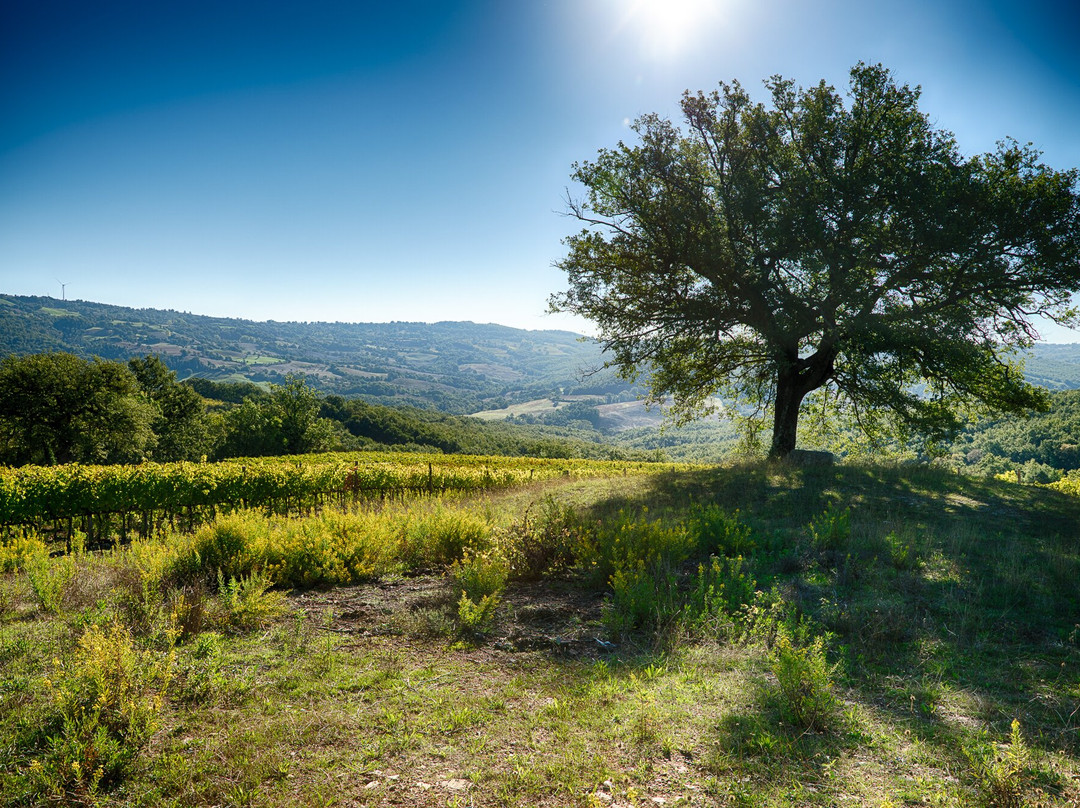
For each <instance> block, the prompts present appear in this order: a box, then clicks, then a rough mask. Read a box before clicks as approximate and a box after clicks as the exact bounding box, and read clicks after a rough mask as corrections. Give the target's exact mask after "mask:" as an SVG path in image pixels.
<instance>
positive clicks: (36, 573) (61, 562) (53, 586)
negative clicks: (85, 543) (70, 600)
mask: <svg viewBox="0 0 1080 808" xmlns="http://www.w3.org/2000/svg"><path fill="white" fill-rule="evenodd" d="M24 566H25V569H26V575H27V577H28V578H29V579H30V588H31V589H33V590H34V595H35V596H36V597H37V599H38V603H39V604H40V605H41V608H42V609H44V610H45V611H47V612H52V613H53V614H59V613H60V607H61V606H62V605H63V600H64V590H66V589H67V587H68V585H69V584H70V583H71V580H72V579H73V578H74V577H75V573H76V567H77V562H76V560H75V558H74V557H72V556H60V557H58V558H49V556H48V554H46V553H44V552H39V553H35V554H34V555H32V556H30V558H28V559H27V560H26V561H25V563H24Z"/></svg>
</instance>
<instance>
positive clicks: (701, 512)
mask: <svg viewBox="0 0 1080 808" xmlns="http://www.w3.org/2000/svg"><path fill="white" fill-rule="evenodd" d="M688 527H689V530H690V533H691V534H692V535H693V537H694V540H695V541H696V543H697V546H698V549H699V550H700V551H702V553H717V554H720V555H725V556H745V555H750V554H751V553H753V552H754V549H755V547H756V544H755V542H754V539H753V535H752V533H751V531H750V527H749V525H746V524H744V523H743V521H742V519H741V518H740V515H739V511H737V510H736V511H735V512H734V513H729V512H728V511H726V510H724V509H723V508H720V507H718V506H716V505H706V506H703V507H702V506H699V507H696V508H694V509H692V510H691V511H690V517H689V519H688Z"/></svg>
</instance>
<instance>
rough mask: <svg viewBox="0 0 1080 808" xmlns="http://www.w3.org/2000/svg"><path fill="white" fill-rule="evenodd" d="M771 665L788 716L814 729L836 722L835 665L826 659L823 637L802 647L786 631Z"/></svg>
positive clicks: (782, 709)
mask: <svg viewBox="0 0 1080 808" xmlns="http://www.w3.org/2000/svg"><path fill="white" fill-rule="evenodd" d="M771 668H772V672H773V675H774V676H775V677H776V683H777V688H778V694H779V697H780V711H781V713H782V715H783V717H784V719H785V720H787V721H788V722H790V723H792V724H794V725H795V726H797V727H800V728H802V729H807V730H813V731H815V732H823V731H825V730H828V729H831V728H832V727H833V726H834V724H835V723H836V720H837V717H838V715H839V701H838V699H837V698H836V695H835V694H834V693H833V683H832V675H833V669H832V668H830V667H829V664H828V662H827V661H826V659H825V650H824V643H823V642H822V641H821V638H820V637H819V638H816V639H815V640H814V641H813V642H812V643H811V644H810V645H808V646H805V647H802V648H799V647H796V646H795V645H794V644H793V643H792V641H791V639H790V638H789V637H788V636H787V635H781V636H780V637H779V638H778V640H777V643H776V647H775V648H774V649H773V655H772V660H771Z"/></svg>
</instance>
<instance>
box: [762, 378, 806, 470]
mask: <svg viewBox="0 0 1080 808" xmlns="http://www.w3.org/2000/svg"><path fill="white" fill-rule="evenodd" d="M799 381H800V380H799V374H798V371H796V370H795V369H786V370H780V371H779V372H778V373H777V374H776V400H775V402H774V405H773V433H772V447H771V448H770V449H769V459H770V460H783V459H784V458H785V457H787V456H788V455H789V454H790V453H791V451H792V450H793V449H794V448H795V442H796V438H797V436H798V431H799V407H800V406H801V405H802V400H803V397H804V396H805V395H806V391H805V390H804V389H803V387H802V385H801V384H799Z"/></svg>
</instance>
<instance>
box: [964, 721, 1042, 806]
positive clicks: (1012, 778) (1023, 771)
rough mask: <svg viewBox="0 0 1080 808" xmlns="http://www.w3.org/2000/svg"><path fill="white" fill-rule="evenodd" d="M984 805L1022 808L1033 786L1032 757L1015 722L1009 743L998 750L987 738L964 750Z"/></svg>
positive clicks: (1017, 723) (1018, 725)
mask: <svg viewBox="0 0 1080 808" xmlns="http://www.w3.org/2000/svg"><path fill="white" fill-rule="evenodd" d="M963 751H964V757H965V758H966V759H967V761H968V765H969V766H970V775H971V777H972V779H973V780H974V783H975V789H976V791H977V792H978V795H979V797H980V802H981V803H982V804H984V805H987V806H992V807H993V808H1022V806H1023V805H1024V792H1025V791H1026V790H1027V787H1028V785H1029V784H1030V782H1031V774H1030V771H1029V766H1030V763H1031V753H1030V751H1029V750H1028V747H1027V744H1026V743H1025V742H1024V736H1023V735H1022V734H1021V732H1020V722H1019V721H1017V720H1016V719H1013V722H1012V726H1011V729H1010V733H1009V743H1008V745H1006V746H1003V747H1002V748H1000V749H998V748H996V747H995V746H994V744H992V743H991V742H990V741H989V740H988V739H987V738H986V736H985V735H984V736H982V737H980V738H979V739H978V741H976V742H975V743H972V744H967V745H965V746H964V747H963Z"/></svg>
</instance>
